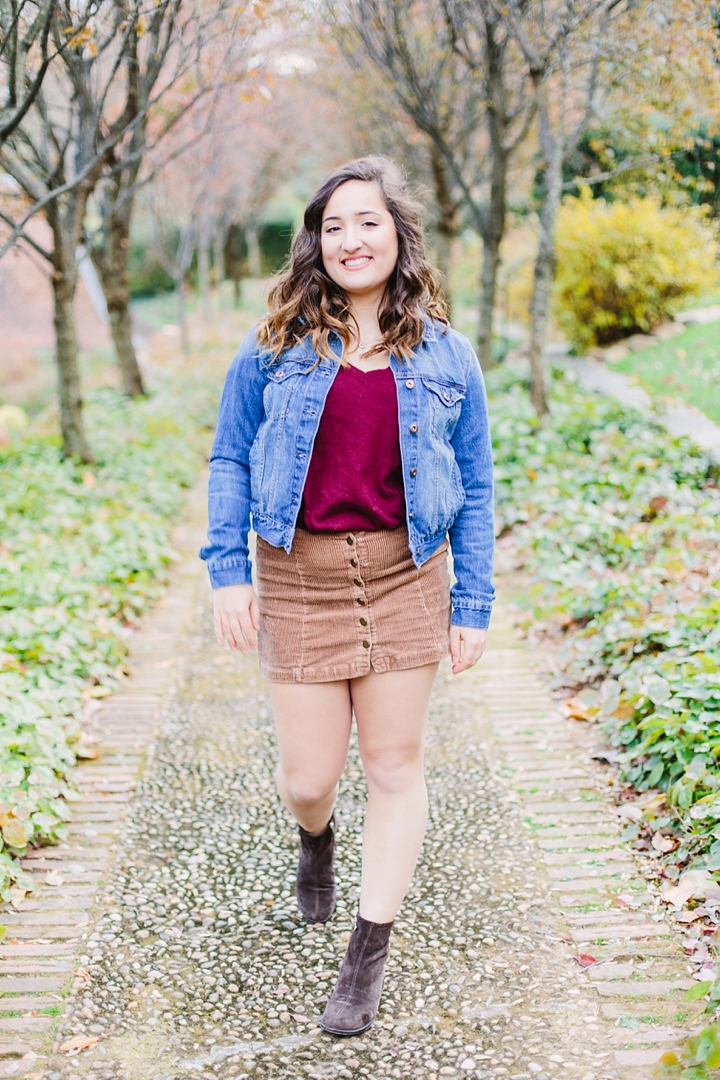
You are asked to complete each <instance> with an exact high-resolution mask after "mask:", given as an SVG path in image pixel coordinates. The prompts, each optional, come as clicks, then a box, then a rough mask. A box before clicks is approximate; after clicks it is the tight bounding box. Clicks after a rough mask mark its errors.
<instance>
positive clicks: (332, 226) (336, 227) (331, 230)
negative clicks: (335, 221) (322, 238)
mask: <svg viewBox="0 0 720 1080" xmlns="http://www.w3.org/2000/svg"><path fill="white" fill-rule="evenodd" d="M339 228H340V226H339V225H328V227H327V229H326V230H325V232H326V233H332V232H335V231H336V230H337V229H339Z"/></svg>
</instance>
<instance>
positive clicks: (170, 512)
mask: <svg viewBox="0 0 720 1080" xmlns="http://www.w3.org/2000/svg"><path fill="white" fill-rule="evenodd" d="M187 382H188V385H187V386H186V387H185V389H184V390H183V392H182V394H180V393H174V392H173V391H172V388H171V387H170V388H165V390H164V392H163V394H162V395H158V396H156V397H152V398H150V399H148V400H145V401H138V402H128V401H127V400H126V399H123V398H121V397H120V395H118V394H116V393H114V392H110V391H100V392H96V393H95V394H89V395H88V409H87V422H88V428H89V432H90V438H91V443H92V446H93V449H94V450H95V452H96V455H97V463H96V465H94V466H93V467H92V468H89V467H85V466H82V467H78V466H76V465H74V464H73V463H72V462H68V461H65V462H63V461H61V460H60V457H59V453H58V442H57V439H56V438H55V437H54V436H43V435H40V434H38V433H37V431H36V430H34V429H33V428H30V429H29V430H28V432H27V433H26V434H25V435H24V436H23V437H20V438H18V439H16V440H15V441H14V442H13V443H11V444H8V445H6V446H3V447H0V493H1V494H0V535H1V536H2V543H1V544H0V552H1V553H2V557H1V558H0V642H2V647H1V648H0V717H1V719H2V723H1V724H0V896H2V897H3V899H8V898H9V897H11V896H12V895H13V894H12V891H11V890H12V887H13V882H15V883H17V884H19V885H20V887H22V886H23V876H22V872H21V871H20V869H19V866H18V863H17V861H16V858H15V857H16V856H17V855H19V854H22V852H23V851H24V850H25V848H26V845H27V844H29V843H37V842H41V841H47V840H54V839H58V838H61V837H63V836H64V834H65V825H64V822H65V821H66V820H67V819H68V817H69V807H68V801H72V799H73V798H74V797H75V796H74V792H73V789H72V781H71V778H70V770H71V766H72V765H73V764H74V762H75V752H74V746H75V744H76V743H77V740H78V738H79V736H80V734H81V729H80V720H81V718H82V716H83V711H84V709H85V708H86V707H87V706H88V705H89V704H90V703H91V702H92V701H93V699H95V698H101V697H104V696H106V695H107V694H109V693H110V692H111V691H112V689H113V688H115V687H116V686H117V685H118V680H121V679H122V677H123V669H122V664H123V660H124V657H125V656H126V653H127V645H128V635H129V634H130V633H131V632H132V630H133V628H134V627H135V626H136V625H137V623H138V621H139V619H140V617H141V616H142V614H143V613H144V612H145V611H146V610H147V609H148V607H149V606H150V605H152V603H153V602H154V601H155V600H156V599H157V598H158V596H160V595H161V593H162V591H163V590H164V587H165V584H166V582H167V578H168V571H169V567H170V565H171V563H172V561H173V558H174V556H173V552H172V550H171V548H170V543H169V538H170V530H171V528H172V524H173V522H174V520H175V519H176V517H177V515H178V512H179V510H180V507H181V505H182V502H183V498H184V495H183V489H185V488H187V487H188V486H189V485H190V484H191V483H192V481H193V480H194V477H195V475H196V473H197V470H198V468H199V467H200V465H201V463H202V460H203V451H204V449H205V443H206V439H207V436H206V434H205V433H204V432H203V431H202V430H201V429H202V428H203V427H204V426H205V424H206V423H207V418H208V412H207V409H208V406H209V398H208V394H209V393H210V392H211V389H212V388H211V387H203V386H201V385H200V386H199V385H190V384H191V383H192V380H187Z"/></svg>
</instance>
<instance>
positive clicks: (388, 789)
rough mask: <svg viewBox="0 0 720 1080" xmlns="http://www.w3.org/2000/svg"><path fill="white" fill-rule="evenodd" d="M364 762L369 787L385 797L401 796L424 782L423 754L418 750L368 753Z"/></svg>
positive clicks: (364, 756) (364, 757)
mask: <svg viewBox="0 0 720 1080" xmlns="http://www.w3.org/2000/svg"><path fill="white" fill-rule="evenodd" d="M362 760H363V768H364V769H365V776H366V777H367V782H368V786H369V787H371V788H375V789H376V790H377V791H379V792H381V793H382V794H383V795H400V794H402V792H404V791H408V790H409V789H411V788H414V787H415V786H416V785H417V784H418V783H422V782H423V759H422V753H421V752H419V751H418V750H417V749H416V748H413V749H412V750H407V751H402V750H393V751H374V752H373V751H369V752H368V751H366V753H365V754H364V755H363V759H362Z"/></svg>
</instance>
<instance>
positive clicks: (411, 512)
mask: <svg viewBox="0 0 720 1080" xmlns="http://www.w3.org/2000/svg"><path fill="white" fill-rule="evenodd" d="M408 517H409V518H414V517H415V514H414V512H413V511H412V510H411V511H410V513H409V514H408Z"/></svg>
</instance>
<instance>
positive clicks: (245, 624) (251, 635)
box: [240, 608, 257, 649]
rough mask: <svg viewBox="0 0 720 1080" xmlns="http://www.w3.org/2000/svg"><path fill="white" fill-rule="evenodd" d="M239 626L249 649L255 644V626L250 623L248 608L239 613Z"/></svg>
mask: <svg viewBox="0 0 720 1080" xmlns="http://www.w3.org/2000/svg"><path fill="white" fill-rule="evenodd" d="M240 627H241V629H242V632H243V634H244V635H245V640H246V641H247V643H248V645H249V646H250V648H251V649H254V648H255V646H256V645H257V638H256V637H255V628H254V627H253V624H252V619H251V616H250V609H249V608H248V609H247V610H246V611H243V612H242V613H241V615H240Z"/></svg>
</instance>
